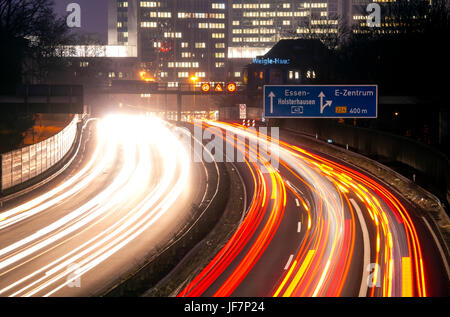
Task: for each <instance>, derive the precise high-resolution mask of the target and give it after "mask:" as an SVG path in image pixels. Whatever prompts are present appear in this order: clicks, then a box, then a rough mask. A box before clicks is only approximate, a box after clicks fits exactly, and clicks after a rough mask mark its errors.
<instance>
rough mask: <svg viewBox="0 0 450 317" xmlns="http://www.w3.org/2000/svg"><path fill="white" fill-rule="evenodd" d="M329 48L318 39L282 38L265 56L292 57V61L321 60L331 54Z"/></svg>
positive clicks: (307, 61) (295, 62)
mask: <svg viewBox="0 0 450 317" xmlns="http://www.w3.org/2000/svg"><path fill="white" fill-rule="evenodd" d="M329 53H330V52H329V50H328V48H327V47H326V46H325V45H324V44H323V43H322V42H321V41H320V40H317V39H297V40H281V41H279V42H278V43H277V44H275V46H274V47H273V48H272V49H271V50H270V51H269V52H267V53H266V55H264V56H263V58H282V59H290V60H291V63H294V64H297V63H302V64H304V63H310V62H319V61H321V60H323V58H326V57H327V56H329Z"/></svg>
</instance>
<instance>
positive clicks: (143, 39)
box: [109, 0, 228, 86]
mask: <svg viewBox="0 0 450 317" xmlns="http://www.w3.org/2000/svg"><path fill="white" fill-rule="evenodd" d="M227 8H228V0H225V1H223V0H214V1H210V0H191V1H183V0H165V1H164V0H161V1H139V0H134V1H133V0H128V1H124V0H109V15H110V18H109V38H110V41H109V44H110V45H114V44H119V45H134V43H136V44H137V46H138V52H139V54H138V56H139V60H140V64H141V65H140V66H141V68H142V69H143V70H145V71H147V72H148V73H150V74H153V76H154V78H155V80H158V81H162V82H168V83H169V84H170V85H171V86H177V85H178V83H180V82H181V83H182V82H191V81H192V78H196V80H197V81H198V82H201V81H215V80H224V79H223V77H224V76H223V74H224V72H225V62H226V58H227V47H228V29H227V27H228V22H227V16H228V15H227Z"/></svg>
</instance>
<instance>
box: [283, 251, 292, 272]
mask: <svg viewBox="0 0 450 317" xmlns="http://www.w3.org/2000/svg"><path fill="white" fill-rule="evenodd" d="M293 258H294V255H293V254H291V256H290V257H289V260H288V261H287V263H286V265H285V267H284V270H287V269H288V268H289V266H290V265H291V262H292V259H293Z"/></svg>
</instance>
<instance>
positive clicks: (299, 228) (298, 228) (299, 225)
mask: <svg viewBox="0 0 450 317" xmlns="http://www.w3.org/2000/svg"><path fill="white" fill-rule="evenodd" d="M300 231H302V223H301V222H300V221H299V222H298V226H297V232H299V233H300Z"/></svg>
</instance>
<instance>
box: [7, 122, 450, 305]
mask: <svg viewBox="0 0 450 317" xmlns="http://www.w3.org/2000/svg"><path fill="white" fill-rule="evenodd" d="M194 126H196V127H197V128H200V129H202V131H203V129H205V128H207V129H208V130H209V131H211V132H213V133H215V134H216V137H217V138H219V137H222V138H223V140H221V141H223V142H224V143H225V147H226V148H227V149H230V148H231V149H233V151H234V150H235V151H236V154H238V155H240V156H241V157H242V158H244V160H242V161H241V162H238V163H234V166H236V167H237V169H238V171H239V173H240V175H241V176H242V181H243V185H244V188H245V191H246V196H247V205H246V206H245V207H246V212H245V216H244V217H242V220H241V222H240V224H239V226H238V227H237V229H236V230H235V232H233V233H232V236H231V238H230V239H229V240H228V241H227V243H226V244H225V245H224V247H223V248H221V250H220V251H219V252H218V253H217V254H215V255H214V257H213V259H212V261H211V262H210V263H209V264H208V265H207V266H206V267H204V268H202V269H201V271H200V273H198V274H196V275H195V276H191V277H190V279H189V283H188V284H187V285H185V286H184V287H183V288H182V289H181V290H180V292H179V294H178V296H190V297H191V296H194V297H197V296H208V297H209V296H217V297H229V296H239V297H241V296H243V297H272V296H274V297H339V296H352V297H354V296H360V297H366V296H375V297H377V296H380V297H391V296H393V297H397V296H406V297H410V296H419V297H422V296H423V297H425V296H439V295H443V294H444V295H445V293H446V292H447V291H448V283H447V282H446V281H447V275H446V274H447V271H446V270H447V268H446V264H445V262H444V261H442V255H441V253H440V252H442V248H441V247H440V246H438V245H437V241H436V240H435V238H434V237H433V234H432V233H431V232H430V230H429V229H428V227H427V224H426V223H427V220H426V219H425V218H423V217H422V216H421V215H420V214H419V213H418V212H417V210H415V208H413V207H412V206H411V205H409V204H408V203H406V201H405V200H403V199H402V198H401V197H399V196H398V194H396V193H394V192H393V191H392V190H390V189H389V187H388V186H387V185H384V184H382V183H381V181H379V180H376V179H374V178H373V177H371V176H370V175H368V174H367V173H364V172H362V171H361V170H359V169H357V168H355V167H352V166H351V165H349V164H347V163H342V162H340V161H339V160H337V159H333V158H332V157H329V156H327V155H324V154H320V153H314V151H310V150H307V149H304V148H302V147H301V144H295V145H294V144H290V143H287V142H283V141H279V142H278V141H277V140H272V139H271V138H270V137H269V136H267V135H265V134H263V133H262V132H256V131H257V130H256V129H249V128H246V127H244V126H242V125H240V124H237V123H224V122H218V121H195V123H194ZM224 132H227V133H229V134H230V135H233V137H232V138H230V137H228V138H225V133H224ZM182 135H183V134H180V133H179V130H177V129H175V126H173V125H171V124H168V123H164V121H162V120H160V119H157V118H154V117H151V116H138V115H114V116H107V117H105V118H102V119H92V120H89V121H88V122H87V123H86V124H85V126H84V129H83V134H82V140H81V143H80V147H79V149H78V152H77V155H76V156H75V158H74V160H73V162H72V164H71V165H70V166H69V167H68V168H67V171H64V172H63V173H62V174H61V175H60V176H58V177H57V178H55V179H54V180H52V181H51V182H49V183H48V184H46V185H44V186H42V187H40V188H39V189H38V190H34V191H31V192H30V193H27V194H24V195H23V196H19V197H18V198H15V199H13V200H11V201H9V202H7V204H6V205H5V206H4V207H3V208H2V210H1V213H0V215H1V219H0V241H1V242H0V277H1V279H0V295H1V296H89V295H98V294H102V293H103V292H105V291H107V290H108V289H109V288H110V287H113V286H114V283H116V282H117V281H118V280H119V279H120V278H121V277H122V276H124V275H126V274H128V273H129V272H132V271H133V270H135V269H137V267H138V264H139V263H141V262H142V261H143V260H145V258H146V257H148V256H149V254H152V252H153V254H154V252H155V250H156V249H157V247H158V246H159V247H161V246H165V245H166V244H167V242H168V241H169V240H170V238H171V237H172V236H173V234H175V233H176V232H177V231H179V230H180V228H182V227H183V225H184V224H185V223H186V222H187V221H188V219H189V208H186V206H187V205H188V204H190V203H192V202H195V201H199V200H200V199H201V198H202V195H204V194H205V191H206V187H205V181H204V177H205V175H204V171H202V169H201V168H199V166H200V165H195V164H192V162H191V160H190V154H189V151H188V148H187V147H186V146H185V145H186V144H183V143H182V138H181V136H182ZM186 135H189V133H188V134H186ZM201 141H202V140H196V142H197V143H198V144H201V143H200V142H201ZM275 141H277V142H275ZM258 144H259V148H260V149H261V148H264V149H266V150H268V151H269V152H270V155H263V154H262V153H263V152H261V150H260V151H258V148H257V146H258ZM197 154H198V153H197ZM229 154H230V153H227V155H229ZM215 157H217V156H215ZM274 158H275V159H274ZM230 161H231V160H230ZM199 180H200V182H199ZM193 184H196V185H195V186H193ZM198 184H200V186H199V185H198ZM230 199H233V197H230ZM428 226H429V225H428Z"/></svg>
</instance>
